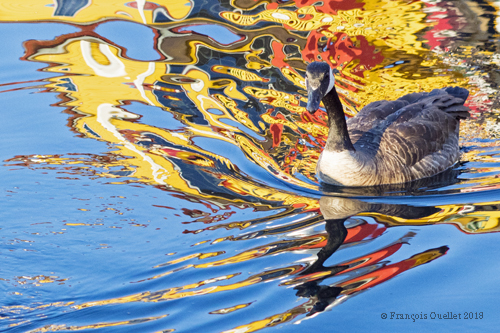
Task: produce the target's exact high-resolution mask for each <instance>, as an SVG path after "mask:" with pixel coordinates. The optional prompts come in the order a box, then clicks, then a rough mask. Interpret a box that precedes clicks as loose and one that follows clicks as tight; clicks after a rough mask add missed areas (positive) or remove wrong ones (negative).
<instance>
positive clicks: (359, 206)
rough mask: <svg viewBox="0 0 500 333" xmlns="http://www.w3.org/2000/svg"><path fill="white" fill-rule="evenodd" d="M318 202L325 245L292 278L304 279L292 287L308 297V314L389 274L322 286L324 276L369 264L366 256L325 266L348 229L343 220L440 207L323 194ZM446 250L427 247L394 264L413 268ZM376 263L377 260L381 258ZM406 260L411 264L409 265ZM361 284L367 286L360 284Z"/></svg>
mask: <svg viewBox="0 0 500 333" xmlns="http://www.w3.org/2000/svg"><path fill="white" fill-rule="evenodd" d="M319 204H320V210H321V213H322V214H323V216H324V218H325V222H326V224H325V229H326V232H327V234H328V240H327V243H326V245H325V246H324V247H323V248H322V249H321V250H320V251H319V252H318V253H317V259H316V260H315V261H314V262H313V263H312V264H311V265H310V266H308V267H307V268H306V269H305V270H304V271H302V272H301V273H300V274H299V276H298V277H297V278H296V279H295V281H296V282H298V281H301V282H303V281H304V282H303V283H302V284H300V285H297V286H295V290H297V292H296V295H297V296H300V297H306V298H309V299H310V301H309V302H308V303H309V306H310V308H309V313H308V316H311V315H314V314H315V313H318V312H322V311H324V310H325V309H326V308H327V307H328V306H329V305H330V304H332V303H334V302H336V300H337V298H338V297H339V295H341V294H342V295H344V294H351V293H353V292H355V291H358V290H363V289H366V288H368V286H371V285H375V284H378V283H380V282H382V281H385V280H387V279H388V278H391V277H392V276H385V277H383V278H380V279H379V281H378V282H374V281H373V280H377V279H378V277H366V278H365V279H357V278H354V279H352V280H349V281H347V283H340V284H334V285H321V282H322V281H323V280H325V279H326V278H329V277H332V276H334V275H336V274H339V273H342V272H346V271H347V270H349V271H350V270H354V269H357V268H360V267H361V266H363V267H367V266H368V265H369V263H368V262H366V261H369V259H360V260H354V261H352V262H349V263H344V264H341V265H335V266H330V267H325V266H324V263H325V261H326V260H327V259H328V258H330V257H331V256H332V254H333V253H335V251H337V250H338V249H339V247H340V246H341V245H342V244H343V243H344V241H345V240H346V237H347V235H348V230H347V228H346V227H345V225H344V222H345V221H346V220H347V219H348V218H350V217H352V216H354V215H358V214H363V215H366V214H368V215H371V214H370V213H373V214H374V216H376V215H379V214H380V215H385V216H392V217H398V218H402V219H412V220H414V219H422V218H425V217H427V216H430V215H432V214H435V213H436V212H438V211H440V209H439V208H437V207H418V206H409V205H403V204H385V203H370V202H366V201H363V200H359V199H352V198H345V197H338V196H324V197H322V198H321V199H320V200H319ZM414 235H415V234H414V233H413V232H410V233H408V234H407V235H406V236H405V237H403V238H402V239H400V240H399V241H398V244H399V245H401V243H405V242H406V240H407V239H408V238H411V237H412V236H414ZM393 245H394V244H392V245H390V246H388V247H386V248H384V249H383V251H385V252H387V253H389V254H388V255H390V254H392V252H391V249H390V248H391V247H392V246H393ZM397 249H399V247H397ZM397 249H395V250H394V251H397ZM447 250H448V248H447V247H445V246H443V247H441V248H437V249H430V250H427V251H425V252H423V253H421V254H417V255H415V256H413V257H411V258H409V259H407V260H405V261H403V262H406V264H405V263H397V264H395V265H399V266H398V268H401V267H402V266H408V267H414V263H416V262H418V264H421V263H425V262H429V261H430V260H433V259H435V258H437V257H439V256H441V255H443V254H444V253H446V251H447ZM381 252H382V251H381ZM388 255H386V256H388ZM384 258H385V257H384ZM382 259H383V258H382ZM363 260H365V263H364V264H360V263H362V262H363ZM378 262H379V263H380V260H379V261H378ZM408 262H411V263H410V264H408ZM373 264H375V263H373ZM380 267H383V266H380ZM377 269H379V268H377ZM406 269H408V268H403V269H400V272H402V271H404V270H406ZM397 274H399V273H397ZM374 276H377V275H374ZM363 284H364V285H366V286H363V287H362V285H363Z"/></svg>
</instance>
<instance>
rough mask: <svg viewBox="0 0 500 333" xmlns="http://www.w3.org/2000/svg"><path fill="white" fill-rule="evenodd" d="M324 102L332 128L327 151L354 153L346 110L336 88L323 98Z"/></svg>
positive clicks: (329, 124) (329, 125) (329, 132)
mask: <svg viewBox="0 0 500 333" xmlns="http://www.w3.org/2000/svg"><path fill="white" fill-rule="evenodd" d="M322 101H323V104H324V105H325V108H326V112H327V113H328V127H329V128H330V129H329V131H328V139H327V141H326V146H325V149H326V150H329V151H344V150H353V151H354V150H355V149H354V146H353V145H352V142H351V138H350V137H349V132H348V131H347V123H346V121H345V115H344V109H343V107H342V103H341V102H340V99H339V95H338V94H337V91H336V90H335V87H334V88H333V89H332V90H330V92H329V93H328V94H326V95H325V96H324V97H323V99H322Z"/></svg>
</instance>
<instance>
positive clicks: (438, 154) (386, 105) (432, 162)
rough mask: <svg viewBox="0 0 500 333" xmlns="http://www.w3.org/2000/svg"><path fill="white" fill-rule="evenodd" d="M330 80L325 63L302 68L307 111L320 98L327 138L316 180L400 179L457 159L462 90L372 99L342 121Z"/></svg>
mask: <svg viewBox="0 0 500 333" xmlns="http://www.w3.org/2000/svg"><path fill="white" fill-rule="evenodd" d="M334 82H335V79H334V76H333V73H332V69H331V68H330V66H329V65H328V64H326V63H320V62H313V63H311V64H309V66H308V67H307V73H306V85H307V89H308V104H307V109H308V111H310V112H315V111H316V110H317V109H318V108H319V102H320V101H323V104H324V106H325V108H326V111H327V113H328V122H329V133H328V138H327V141H326V145H325V147H324V150H323V152H322V153H321V155H320V158H319V160H318V164H317V168H316V173H317V176H318V178H319V179H320V180H321V181H323V182H325V183H328V184H332V185H340V186H373V185H383V184H397V183H405V182H409V181H413V180H417V179H422V178H426V177H430V176H433V175H436V174H438V173H440V172H443V171H445V170H446V169H448V168H449V167H451V166H452V165H454V164H455V163H456V162H457V161H458V160H459V157H460V148H459V145H458V132H459V125H460V119H465V118H467V117H468V116H469V112H468V110H469V108H467V107H466V106H464V105H463V104H464V102H465V100H466V99H467V97H468V95H469V93H468V91H467V90H466V89H464V88H459V87H448V88H443V89H435V90H433V91H432V92H424V93H413V94H409V95H405V96H403V97H401V98H399V99H397V100H395V101H385V100H384V101H378V102H373V103H371V104H368V105H367V106H365V107H364V108H363V109H362V110H361V111H360V112H359V113H358V114H357V115H356V116H355V117H353V118H351V119H349V120H347V121H346V120H345V116H344V111H343V108H342V104H341V102H340V99H339V97H338V94H337V92H336V90H335V86H334Z"/></svg>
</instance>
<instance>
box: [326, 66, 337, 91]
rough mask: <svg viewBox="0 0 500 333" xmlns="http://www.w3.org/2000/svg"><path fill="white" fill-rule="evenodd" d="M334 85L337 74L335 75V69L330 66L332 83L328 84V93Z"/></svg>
mask: <svg viewBox="0 0 500 333" xmlns="http://www.w3.org/2000/svg"><path fill="white" fill-rule="evenodd" d="M334 85H335V76H333V71H332V69H331V68H330V83H329V84H328V89H327V90H326V93H327V94H328V93H329V92H330V91H331V90H332V89H333V86H334Z"/></svg>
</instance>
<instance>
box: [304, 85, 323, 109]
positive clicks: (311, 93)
mask: <svg viewBox="0 0 500 333" xmlns="http://www.w3.org/2000/svg"><path fill="white" fill-rule="evenodd" d="M308 88H309V89H308V91H307V106H306V110H307V111H309V112H316V111H317V110H318V109H319V103H320V102H321V98H323V94H322V93H321V89H319V88H318V89H312V88H311V87H308Z"/></svg>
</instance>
